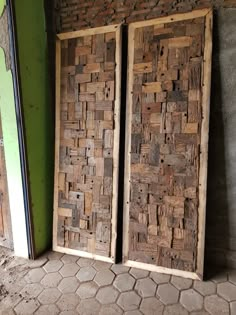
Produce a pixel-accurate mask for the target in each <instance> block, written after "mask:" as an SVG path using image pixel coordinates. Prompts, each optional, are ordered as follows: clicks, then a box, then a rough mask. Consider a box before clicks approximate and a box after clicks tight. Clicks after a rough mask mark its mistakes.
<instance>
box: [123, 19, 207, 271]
mask: <svg viewBox="0 0 236 315" xmlns="http://www.w3.org/2000/svg"><path fill="white" fill-rule="evenodd" d="M161 20H162V19H159V20H157V21H155V20H154V22H152V21H148V22H140V23H133V24H132V25H131V26H130V30H129V62H130V64H129V72H128V75H129V86H128V93H129V104H128V109H127V117H128V118H127V128H126V130H127V132H128V135H127V147H128V149H127V156H128V158H127V161H126V174H127V176H128V180H129V182H126V187H125V190H126V191H127V196H126V200H125V206H126V208H127V213H126V216H125V221H126V222H127V221H128V225H127V228H126V229H125V239H126V245H125V250H124V255H125V261H127V260H129V261H134V262H139V263H144V264H151V265H156V266H161V267H166V268H169V269H177V270H183V271H187V272H195V271H196V270H197V259H198V241H199V239H198V237H199V226H198V225H199V222H200V221H199V206H200V202H199V199H200V198H201V197H202V196H200V192H199V184H200V163H201V156H200V153H201V143H202V141H203V142H205V141H204V139H203V138H202V135H203V134H202V133H201V131H202V126H203V119H204V116H203V106H205V104H203V86H204V72H203V69H204V58H205V57H204V51H205V40H206V38H205V25H206V17H205V16H202V17H201V16H200V17H197V18H191V19H185V20H178V21H173V22H172V20H171V17H170V18H169V20H168V18H164V20H163V21H164V22H163V23H162V22H161ZM208 107H209V106H208V105H207V108H208ZM205 118H206V119H207V117H205ZM204 132H206V133H207V134H208V130H207V129H206V130H205V131H204ZM204 145H205V144H204ZM127 164H128V165H127ZM125 221H124V222H125ZM136 266H138V264H137V265H136ZM140 266H142V264H140ZM145 266H146V267H147V265H145Z"/></svg>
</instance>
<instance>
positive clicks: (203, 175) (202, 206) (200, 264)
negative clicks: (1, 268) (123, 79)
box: [123, 8, 213, 280]
mask: <svg viewBox="0 0 236 315" xmlns="http://www.w3.org/2000/svg"><path fill="white" fill-rule="evenodd" d="M199 17H205V48H204V62H203V69H202V71H203V82H202V83H203V84H202V86H203V88H202V126H201V148H200V151H201V153H200V170H199V208H198V212H199V216H198V248H197V269H196V272H188V271H183V270H176V269H169V268H165V267H161V266H154V265H151V264H147V263H141V262H135V261H131V260H128V253H129V193H130V163H131V155H130V151H131V119H132V86H133V74H132V73H133V63H134V31H135V29H136V28H140V27H145V26H151V25H158V24H165V23H171V22H177V21H183V20H189V19H195V18H199ZM212 27H213V15H212V9H210V8H207V9H202V10H196V11H193V12H189V13H183V14H175V15H171V16H168V17H163V18H159V19H153V20H149V21H142V22H134V23H131V24H130V25H129V42H128V70H127V71H128V81H127V108H126V139H125V148H126V153H125V185H124V217H123V262H124V264H125V265H126V266H129V267H136V268H141V269H146V270H150V271H156V272H161V273H165V274H172V275H175V276H181V277H184V278H192V279H199V280H201V279H203V271H204V250H205V222H206V191H207V163H208V136H209V114H210V89H211V60H212Z"/></svg>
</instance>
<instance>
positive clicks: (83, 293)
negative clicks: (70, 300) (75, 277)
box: [76, 281, 98, 299]
mask: <svg viewBox="0 0 236 315" xmlns="http://www.w3.org/2000/svg"><path fill="white" fill-rule="evenodd" d="M97 291H98V285H97V284H96V283H95V282H93V281H89V282H85V283H82V284H81V285H80V286H79V288H78V290H77V291H76V293H77V294H78V296H79V297H80V298H81V299H89V298H92V297H94V296H95V295H96V293H97Z"/></svg>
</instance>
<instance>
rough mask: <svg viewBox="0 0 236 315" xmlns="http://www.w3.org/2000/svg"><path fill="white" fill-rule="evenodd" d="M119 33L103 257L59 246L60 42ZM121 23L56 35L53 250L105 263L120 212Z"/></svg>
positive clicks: (112, 259)
mask: <svg viewBox="0 0 236 315" xmlns="http://www.w3.org/2000/svg"><path fill="white" fill-rule="evenodd" d="M110 32H115V33H116V56H115V58H116V59H115V62H116V69H115V85H116V89H115V102H114V104H115V107H114V122H115V128H114V148H113V196H112V197H113V198H112V220H111V225H112V231H111V257H105V256H100V255H96V254H92V253H88V252H85V251H80V250H75V249H70V248H65V247H61V246H58V245H57V223H58V211H57V210H58V170H59V146H60V97H61V95H60V81H61V41H63V40H67V39H72V38H77V37H83V36H88V35H95V34H104V33H110ZM121 36H122V33H121V25H111V26H104V27H97V28H92V29H86V30H81V31H75V32H68V33H62V34H58V35H57V41H56V127H55V174H54V218H53V250H54V251H57V252H62V253H65V254H70V255H77V256H81V257H86V258H93V259H97V260H101V261H105V262H112V263H114V262H115V259H116V242H117V211H118V178H119V142H120V99H121V83H120V82H121V53H122V51H121V49H122V45H121V44H122V41H121Z"/></svg>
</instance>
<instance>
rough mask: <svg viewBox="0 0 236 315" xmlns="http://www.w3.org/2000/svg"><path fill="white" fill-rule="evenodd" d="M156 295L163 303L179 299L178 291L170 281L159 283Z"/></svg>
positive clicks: (172, 302) (170, 302) (175, 301)
mask: <svg viewBox="0 0 236 315" xmlns="http://www.w3.org/2000/svg"><path fill="white" fill-rule="evenodd" d="M157 296H159V298H160V300H161V302H163V303H164V304H166V305H168V304H175V303H177V302H178V299H179V291H178V290H177V289H176V288H175V287H174V286H173V285H172V284H170V283H164V284H160V285H159V286H158V289H157Z"/></svg>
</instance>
